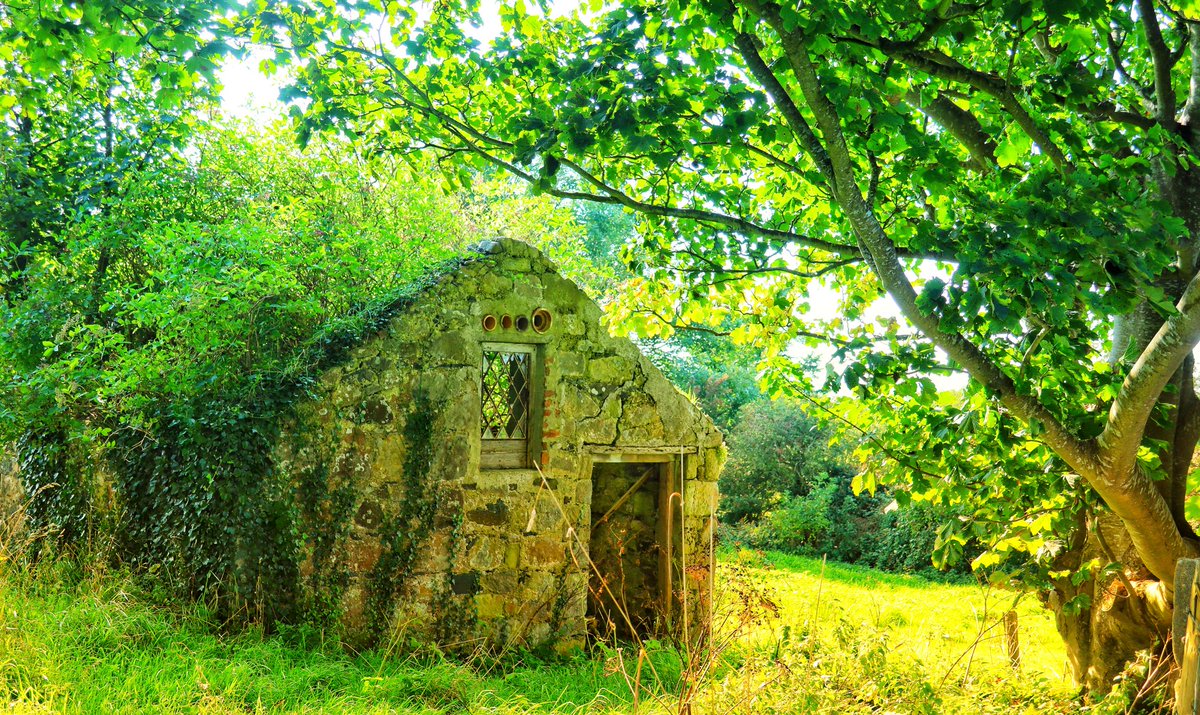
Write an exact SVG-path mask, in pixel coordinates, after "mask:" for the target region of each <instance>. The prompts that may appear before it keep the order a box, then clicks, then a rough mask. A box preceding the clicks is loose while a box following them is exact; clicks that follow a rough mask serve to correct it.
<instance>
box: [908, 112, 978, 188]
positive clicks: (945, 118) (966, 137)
mask: <svg viewBox="0 0 1200 715" xmlns="http://www.w3.org/2000/svg"><path fill="white" fill-rule="evenodd" d="M905 101H906V102H907V103H908V105H909V106H911V107H913V108H914V109H917V110H919V111H920V112H921V113H923V114H925V115H926V116H928V117H929V118H930V119H932V120H933V121H935V122H937V123H938V125H939V126H941V127H942V128H943V129H945V130H946V131H948V132H950V134H951V135H953V136H954V138H955V139H957V140H958V141H959V143H961V144H962V145H963V146H964V147H965V148H966V150H967V151H968V152H969V153H970V154H971V158H972V159H974V160H975V163H976V165H977V166H978V168H979V170H980V171H982V172H985V173H986V172H989V171H991V168H992V165H993V164H994V163H995V161H996V142H994V141H992V137H991V136H990V135H989V134H988V133H987V132H985V131H984V130H983V125H981V124H980V123H979V120H978V119H976V118H975V115H974V114H971V113H970V112H968V111H967V110H965V109H963V108H962V107H960V106H958V105H957V104H955V103H954V101H953V100H951V99H950V98H949V97H947V96H946V95H945V93H943V92H938V93H937V96H936V97H934V99H933V101H932V102H925V101H923V100H922V98H921V95H920V93H919V92H909V93H908V94H907V95H906V96H905Z"/></svg>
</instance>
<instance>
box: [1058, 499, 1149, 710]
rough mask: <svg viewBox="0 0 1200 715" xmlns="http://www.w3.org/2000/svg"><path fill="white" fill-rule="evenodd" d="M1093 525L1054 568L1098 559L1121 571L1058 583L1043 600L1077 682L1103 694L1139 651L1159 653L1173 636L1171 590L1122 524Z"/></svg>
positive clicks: (1109, 518) (1105, 520) (1104, 519)
mask: <svg viewBox="0 0 1200 715" xmlns="http://www.w3.org/2000/svg"><path fill="white" fill-rule="evenodd" d="M1091 521H1092V523H1091V524H1090V525H1089V526H1088V527H1087V531H1086V535H1085V536H1084V537H1083V538H1082V539H1080V540H1079V542H1077V545H1076V547H1074V548H1072V549H1071V550H1069V551H1068V552H1066V553H1064V554H1063V555H1062V556H1060V557H1059V559H1058V561H1057V563H1056V566H1059V567H1062V568H1064V569H1070V570H1074V569H1076V568H1078V567H1079V566H1080V565H1081V564H1083V563H1086V562H1087V561H1089V560H1091V559H1098V560H1099V563H1100V564H1102V565H1104V564H1109V563H1112V562H1114V561H1115V562H1117V563H1119V564H1121V566H1120V570H1119V572H1118V573H1109V574H1107V575H1106V574H1105V573H1104V572H1103V571H1101V572H1100V573H1098V574H1093V576H1092V577H1090V578H1088V579H1086V580H1084V581H1083V582H1082V583H1079V584H1075V583H1073V582H1072V581H1071V579H1070V578H1069V577H1068V578H1062V579H1058V580H1057V581H1056V583H1055V585H1054V588H1053V589H1052V590H1051V591H1049V592H1048V593H1046V594H1044V601H1045V604H1046V606H1047V607H1048V608H1049V609H1050V610H1051V611H1052V612H1053V613H1054V620H1055V625H1056V626H1057V628H1058V632H1059V635H1060V636H1062V639H1063V644H1064V645H1065V646H1066V650H1067V660H1068V662H1069V663H1070V666H1071V671H1072V676H1073V677H1074V679H1075V682H1076V683H1077V684H1078V685H1080V686H1082V687H1084V688H1086V689H1087V690H1088V691H1089V692H1092V693H1103V692H1106V691H1107V690H1108V689H1109V688H1110V687H1112V683H1113V680H1114V679H1115V678H1116V677H1117V676H1118V675H1120V674H1121V672H1122V671H1123V670H1124V669H1125V667H1126V665H1127V664H1128V663H1129V662H1131V661H1132V660H1133V659H1134V658H1135V657H1136V656H1137V654H1138V652H1139V651H1144V650H1147V649H1151V650H1152V651H1154V653H1155V654H1156V655H1157V654H1159V653H1161V645H1162V644H1163V643H1166V642H1168V641H1169V640H1170V637H1171V613H1172V609H1171V599H1170V596H1169V589H1167V588H1166V586H1165V584H1164V583H1163V582H1161V581H1159V580H1158V579H1156V578H1155V577H1154V576H1153V575H1152V574H1151V573H1150V571H1149V569H1147V568H1146V566H1145V565H1144V564H1143V563H1142V561H1141V559H1140V558H1138V555H1137V550H1136V548H1135V547H1134V545H1133V541H1132V539H1130V538H1129V533H1128V531H1127V530H1126V529H1125V527H1124V525H1123V524H1122V523H1121V521H1120V520H1119V519H1118V518H1117V517H1115V516H1114V515H1112V514H1105V515H1102V516H1100V517H1095V518H1093V519H1092V520H1091ZM1102 568H1103V566H1102ZM1081 606H1082V607H1081Z"/></svg>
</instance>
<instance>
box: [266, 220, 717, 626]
mask: <svg viewBox="0 0 1200 715" xmlns="http://www.w3.org/2000/svg"><path fill="white" fill-rule="evenodd" d="M600 317H601V315H600V310H599V308H598V307H597V306H596V305H595V303H593V302H592V301H591V300H590V299H589V298H588V297H587V296H586V295H584V294H583V292H581V291H580V290H579V288H578V287H577V286H575V285H574V284H573V283H571V282H570V281H568V280H565V279H564V278H562V277H560V276H559V275H558V274H557V273H556V272H555V270H554V268H553V266H552V265H551V264H550V263H549V262H548V261H547V260H546V259H545V258H544V257H543V256H542V255H541V254H540V253H539V252H538V251H536V250H535V249H533V248H531V247H529V246H526V245H524V244H521V243H517V242H513V241H507V240H504V241H497V242H489V243H486V244H483V245H482V246H481V247H480V248H479V249H477V252H476V253H475V254H474V255H472V256H470V257H469V258H467V259H466V260H465V261H463V262H462V263H461V264H459V266H458V267H457V268H456V269H454V270H452V271H448V272H447V273H445V275H442V276H441V277H440V278H438V279H437V280H436V281H433V282H432V283H431V285H430V287H428V288H427V289H425V290H424V291H422V292H421V293H420V294H418V295H417V296H416V297H415V298H414V299H413V300H412V301H411V302H410V303H409V304H408V305H407V307H405V308H404V309H402V310H400V311H399V312H398V313H396V314H395V315H394V317H392V318H391V320H390V322H389V323H388V325H387V327H386V328H385V329H384V330H382V331H381V332H379V333H378V334H376V335H375V336H373V337H371V338H370V339H368V340H366V341H365V342H364V343H362V344H361V345H360V346H359V347H357V348H354V349H353V350H352V351H351V352H350V355H349V357H348V359H346V360H345V361H344V363H343V364H341V365H340V366H338V367H335V368H333V369H332V370H330V371H329V372H327V373H326V374H324V376H323V377H322V378H321V380H320V382H319V384H318V386H317V389H316V394H317V398H316V399H313V400H310V401H308V402H306V403H304V404H302V405H300V406H299V407H298V409H297V410H296V411H295V416H294V418H292V419H291V421H290V422H289V423H288V424H287V426H286V428H285V430H284V435H285V436H284V437H283V438H282V439H281V441H280V442H279V444H278V445H277V449H276V464H277V466H278V468H279V469H280V470H281V472H282V474H283V475H285V477H286V478H287V479H288V480H289V481H290V483H292V484H294V485H295V487H296V490H297V504H298V505H299V511H300V513H301V517H300V519H301V533H302V534H303V536H304V542H303V543H304V547H303V552H304V553H303V559H302V565H301V578H302V584H301V585H302V590H303V592H304V593H306V594H307V596H308V600H309V602H321V601H324V602H325V603H327V604H328V606H330V607H332V609H333V611H334V612H336V613H337V614H340V615H339V617H340V618H341V621H342V623H343V624H344V625H345V626H346V627H347V630H348V632H350V633H351V634H363V635H364V636H367V637H379V636H381V635H384V630H385V629H386V631H387V632H388V634H390V635H391V636H393V637H394V636H401V637H405V636H412V637H415V638H419V639H430V638H432V639H435V640H437V641H440V642H441V643H442V644H443V645H447V646H453V645H462V644H470V643H481V642H491V643H493V644H498V643H521V644H524V645H529V646H533V645H539V644H545V643H569V642H573V641H578V640H579V639H580V638H582V637H583V636H584V635H585V633H586V632H587V630H588V629H589V627H590V628H591V629H592V630H593V631H596V632H600V633H602V634H608V633H616V634H617V635H622V636H627V635H629V634H630V633H631V632H637V633H639V634H653V633H658V634H662V633H664V632H666V631H668V630H669V631H674V632H680V631H682V627H683V624H684V622H685V620H686V622H687V624H688V625H689V626H690V627H691V628H692V631H691V632H692V633H693V634H694V633H697V632H698V631H697V630H696V628H697V627H698V625H702V623H703V617H704V615H705V614H706V613H707V610H708V607H709V599H710V595H711V590H712V568H711V566H712V564H711V563H710V560H709V559H710V546H711V538H712V535H713V529H714V528H715V521H714V512H715V507H716V499H717V486H716V485H717V475H718V473H719V471H720V469H721V465H722V461H723V458H724V449H723V445H722V441H721V436H720V434H719V433H718V432H717V430H716V429H715V428H714V427H713V425H712V422H711V421H710V420H709V419H708V418H707V417H706V416H705V415H704V414H703V413H701V411H700V410H699V409H698V408H697V407H696V406H695V405H694V404H693V403H692V402H691V401H690V400H689V399H688V398H687V397H685V396H684V395H683V394H681V393H680V392H679V391H678V390H676V389H675V388H674V387H673V386H672V385H671V384H670V383H669V382H668V381H667V380H666V379H665V378H664V377H663V375H662V374H661V373H660V372H659V371H658V370H657V369H656V368H655V367H654V366H653V365H651V364H650V362H649V361H648V360H647V359H646V358H645V357H644V356H643V355H642V354H641V353H640V352H639V350H638V349H637V347H636V346H634V344H633V343H631V342H629V341H628V340H624V339H618V338H614V337H612V336H610V335H609V334H608V333H607V331H606V330H605V329H604V327H603V326H602V325H601V322H600Z"/></svg>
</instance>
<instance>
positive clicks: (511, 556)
mask: <svg viewBox="0 0 1200 715" xmlns="http://www.w3.org/2000/svg"><path fill="white" fill-rule="evenodd" d="M520 564H521V544H520V543H518V542H516V541H510V542H508V544H507V545H506V546H505V547H504V567H505V568H509V569H515V568H517V567H518V566H519V565H520Z"/></svg>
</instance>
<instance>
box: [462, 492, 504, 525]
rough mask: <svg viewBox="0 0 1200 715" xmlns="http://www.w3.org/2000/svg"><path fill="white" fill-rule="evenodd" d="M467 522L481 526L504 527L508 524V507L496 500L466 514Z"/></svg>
mask: <svg viewBox="0 0 1200 715" xmlns="http://www.w3.org/2000/svg"><path fill="white" fill-rule="evenodd" d="M467 521H470V522H472V523H475V524H482V525H483V526H504V525H505V524H507V523H508V505H507V504H505V503H504V502H503V501H500V500H499V499H497V500H496V501H493V502H491V503H489V504H486V505H484V506H481V507H477V508H475V509H471V510H470V511H468V512H467Z"/></svg>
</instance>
